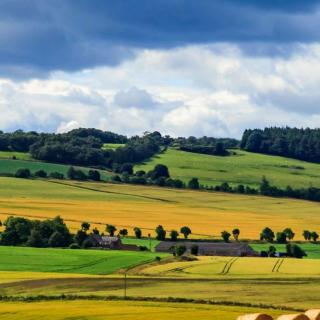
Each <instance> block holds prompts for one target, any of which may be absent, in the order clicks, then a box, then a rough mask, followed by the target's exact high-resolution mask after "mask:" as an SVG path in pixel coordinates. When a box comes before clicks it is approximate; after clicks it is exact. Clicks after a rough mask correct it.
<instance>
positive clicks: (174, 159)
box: [135, 149, 320, 187]
mask: <svg viewBox="0 0 320 320" xmlns="http://www.w3.org/2000/svg"><path fill="white" fill-rule="evenodd" d="M158 163H162V164H165V165H167V166H168V168H169V171H170V174H171V176H172V177H174V178H179V179H181V180H183V181H185V182H187V181H189V180H190V179H191V178H192V177H198V178H199V181H200V183H202V184H204V185H217V184H220V183H222V182H228V183H230V184H240V183H242V184H245V185H251V186H255V187H256V186H257V185H258V184H259V182H260V181H261V177H262V176H263V175H265V176H266V177H267V178H268V180H270V182H271V183H272V184H274V185H277V186H280V187H286V186H287V185H291V186H293V187H309V186H310V185H313V186H317V187H320V165H319V164H314V163H308V162H304V161H299V160H293V159H289V158H283V157H277V156H269V155H263V154H256V153H249V152H245V151H241V150H236V155H233V156H229V157H218V156H210V155H204V154H197V153H190V152H184V151H179V150H175V149H168V150H167V151H166V152H165V153H162V154H160V155H157V156H155V157H154V158H152V159H151V160H150V161H147V162H145V163H144V164H142V165H139V166H135V170H145V171H148V170H151V169H152V168H153V167H154V166H155V165H156V164H158ZM296 167H303V168H304V169H296Z"/></svg>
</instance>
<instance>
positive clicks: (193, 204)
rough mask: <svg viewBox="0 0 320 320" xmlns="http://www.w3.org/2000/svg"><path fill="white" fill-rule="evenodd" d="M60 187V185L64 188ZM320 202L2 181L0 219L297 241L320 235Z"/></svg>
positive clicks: (118, 186)
mask: <svg viewBox="0 0 320 320" xmlns="http://www.w3.org/2000/svg"><path fill="white" fill-rule="evenodd" d="M61 183H62V184H61ZM318 212H319V203H315V202H308V201H300V200H292V199H290V200H289V199H275V198H268V197H259V196H245V195H235V194H226V193H212V192H202V191H191V190H177V189H165V188H156V187H144V186H132V185H116V184H108V183H90V182H72V181H64V182H61V181H58V182H57V183H56V182H50V181H40V180H25V179H15V178H4V177H1V178H0V220H2V221H3V220H4V219H5V218H6V217H7V216H8V215H10V214H15V215H21V216H26V217H30V218H39V219H41V218H48V217H55V216H56V215H58V214H60V215H61V216H62V217H63V218H64V219H65V220H66V221H67V223H68V225H69V226H70V227H71V228H72V229H73V230H75V229H78V228H79V226H80V224H81V222H83V221H89V222H91V223H92V225H93V226H97V227H98V228H100V230H104V227H105V224H107V223H109V224H110V223H111V224H114V225H116V226H117V227H118V229H119V228H128V229H129V232H130V234H133V230H132V229H133V228H134V227H136V226H137V227H140V228H142V231H143V235H144V236H146V235H147V233H149V232H151V233H152V234H153V235H154V232H153V231H154V229H155V227H156V226H157V225H158V224H162V225H163V226H164V227H165V228H166V229H167V230H168V231H170V230H171V229H177V230H180V227H181V226H183V225H188V226H190V228H191V229H192V231H193V234H194V236H195V237H206V236H217V237H220V232H221V231H222V230H229V231H231V230H232V229H233V228H234V227H239V228H240V230H241V234H240V239H248V238H249V239H258V237H259V234H260V232H261V230H262V229H263V228H264V227H266V226H269V227H271V228H273V229H274V231H280V230H283V229H284V228H286V227H291V228H292V229H293V230H294V232H295V233H296V238H295V239H297V240H299V239H300V240H302V231H303V230H304V229H310V230H315V231H317V230H319V228H320V220H319V219H318Z"/></svg>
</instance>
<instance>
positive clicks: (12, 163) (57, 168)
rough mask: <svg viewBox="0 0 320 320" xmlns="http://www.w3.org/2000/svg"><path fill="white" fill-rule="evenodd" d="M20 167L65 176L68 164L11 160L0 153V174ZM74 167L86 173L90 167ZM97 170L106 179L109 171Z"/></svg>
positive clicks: (10, 173)
mask: <svg viewBox="0 0 320 320" xmlns="http://www.w3.org/2000/svg"><path fill="white" fill-rule="evenodd" d="M7 154H8V157H9V154H10V153H7ZM13 154H15V153H13ZM17 159H19V158H17ZM21 168H28V169H29V170H30V171H31V173H32V174H34V173H35V172H36V171H38V170H44V171H46V172H47V173H48V174H50V173H52V172H59V173H62V174H63V175H64V176H65V177H66V176H67V172H68V169H69V168H70V166H68V165H63V164H56V163H48V162H41V161H35V160H32V161H31V160H12V159H11V158H10V159H5V158H1V155H0V175H14V174H15V173H16V171H17V170H18V169H21ZM75 168H79V169H81V170H83V172H85V173H87V172H88V171H89V170H90V168H87V167H77V166H75ZM99 172H100V175H101V180H104V181H108V179H109V177H110V175H111V173H110V172H108V171H106V170H99Z"/></svg>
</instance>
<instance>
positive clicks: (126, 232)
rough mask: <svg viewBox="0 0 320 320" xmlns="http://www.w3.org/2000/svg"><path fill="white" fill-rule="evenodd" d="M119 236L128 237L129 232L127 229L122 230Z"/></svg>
mask: <svg viewBox="0 0 320 320" xmlns="http://www.w3.org/2000/svg"><path fill="white" fill-rule="evenodd" d="M119 234H120V235H121V236H123V237H125V236H127V235H128V230H127V229H121V230H120V231H119Z"/></svg>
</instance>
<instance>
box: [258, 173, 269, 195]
mask: <svg viewBox="0 0 320 320" xmlns="http://www.w3.org/2000/svg"><path fill="white" fill-rule="evenodd" d="M260 193H261V194H262V195H269V194H270V183H269V181H268V180H267V179H266V177H265V176H263V177H262V180H261V182H260Z"/></svg>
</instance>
